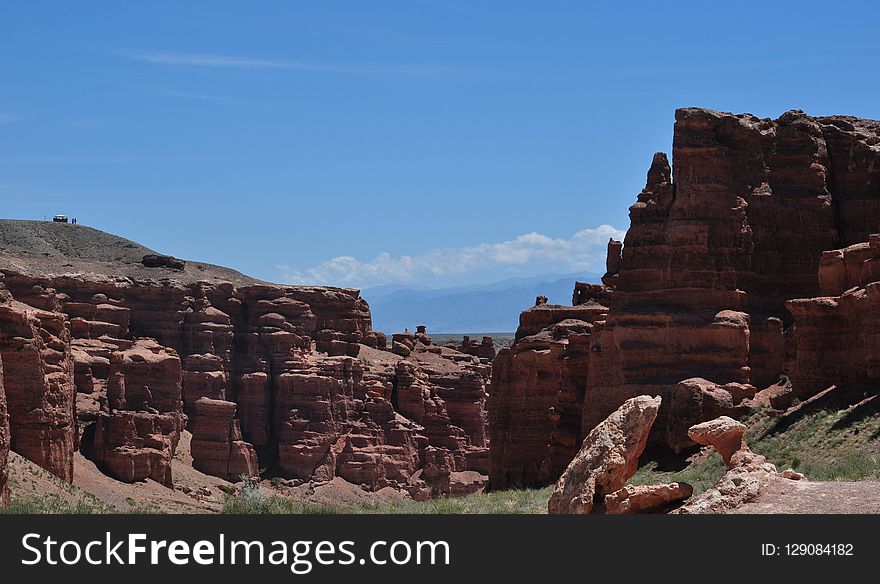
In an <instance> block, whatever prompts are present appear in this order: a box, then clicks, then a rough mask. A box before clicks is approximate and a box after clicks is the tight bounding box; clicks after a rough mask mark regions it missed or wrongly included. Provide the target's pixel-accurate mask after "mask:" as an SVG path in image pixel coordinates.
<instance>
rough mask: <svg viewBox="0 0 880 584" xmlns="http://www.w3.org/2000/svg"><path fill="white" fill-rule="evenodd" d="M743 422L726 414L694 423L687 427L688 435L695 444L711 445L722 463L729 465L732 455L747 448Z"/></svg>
mask: <svg viewBox="0 0 880 584" xmlns="http://www.w3.org/2000/svg"><path fill="white" fill-rule="evenodd" d="M745 433H746V427H745V424H741V423H740V422H737V421H736V420H734V419H732V418H728V417H727V416H721V417H720V418H715V419H714V420H709V421H708V422H703V423H702V424H696V425H695V426H691V428H690V429H688V436H690V438H691V440H693V441H694V442H696V443H697V444H702V445H704V446H711V447H713V448H714V449H715V450H717V451H718V454H720V455H721V459H722V460H723V461H724V464H726V465H727V466H728V468H730V467H731V459H732V458H733V455H734V454H736V453H737V452H739V451H740V450H742V449H743V448H748V447H747V446H745V444H743V436H745Z"/></svg>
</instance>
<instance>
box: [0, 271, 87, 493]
mask: <svg viewBox="0 0 880 584" xmlns="http://www.w3.org/2000/svg"><path fill="white" fill-rule="evenodd" d="M0 285H2V283H0ZM26 300H27V303H25V302H24V301H20V300H18V299H15V298H13V297H12V296H11V295H10V294H9V292H8V291H7V290H0V359H2V361H3V381H4V389H5V394H6V408H7V412H8V417H9V432H10V444H11V448H12V450H14V451H16V452H18V453H19V454H21V455H23V456H25V457H27V458H29V459H30V460H32V461H34V462H35V463H37V464H39V465H40V466H42V467H43V468H45V469H46V470H48V471H50V472H51V473H53V474H55V475H57V476H58V477H59V478H61V479H63V480H65V481H68V482H70V481H72V480H73V449H74V443H75V442H76V431H77V427H76V418H75V400H74V394H75V391H74V384H73V358H72V354H71V349H70V331H69V328H68V327H67V324H66V318H65V315H64V314H63V313H62V312H60V299H59V297H58V296H57V295H56V294H55V293H54V292H53V291H52V290H47V289H45V288H43V287H41V286H39V285H34V286H32V287H30V288H29V289H28V290H27V298H26Z"/></svg>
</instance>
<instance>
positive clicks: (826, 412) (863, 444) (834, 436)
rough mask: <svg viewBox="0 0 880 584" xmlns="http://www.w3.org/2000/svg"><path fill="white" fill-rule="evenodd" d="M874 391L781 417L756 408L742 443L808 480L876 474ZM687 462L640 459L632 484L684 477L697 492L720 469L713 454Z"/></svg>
mask: <svg viewBox="0 0 880 584" xmlns="http://www.w3.org/2000/svg"><path fill="white" fill-rule="evenodd" d="M878 407H880V396H875V395H868V394H864V393H862V394H859V393H853V392H850V393H846V392H840V394H838V395H833V394H829V395H828V397H827V398H826V399H820V400H817V401H815V402H813V403H810V404H806V406H805V407H801V408H800V409H798V410H796V411H792V412H790V413H789V414H787V415H785V416H783V415H781V414H780V413H779V412H774V411H773V410H772V409H770V408H767V407H765V408H762V409H759V410H757V411H756V412H754V413H753V414H751V415H750V416H748V417H747V418H745V419H744V420H743V423H745V424H746V426H748V428H749V429H748V431H747V432H746V437H745V440H746V443H747V444H748V445H749V447H750V448H751V449H752V450H753V451H755V452H757V453H759V454H763V455H764V456H766V457H767V460H768V461H769V462H772V463H773V464H775V465H776V466H777V468H779V470H780V471H781V470H784V469H786V468H793V469H795V470H796V471H798V472H801V473H803V474H804V475H806V477H807V478H808V479H810V480H814V481H854V480H860V479H868V478H880V413H878V411H877V409H878ZM695 458H696V459H695V460H694V461H693V462H692V463H691V464H690V465H688V466H687V467H685V468H681V469H672V470H670V469H664V467H663V464H662V463H661V462H658V461H656V460H651V461H648V462H646V463H643V464H642V466H641V468H639V470H638V472H637V473H636V475H635V476H634V477H633V479H632V482H633V483H634V484H651V483H657V482H672V481H684V482H687V483H690V484H691V485H692V486H693V487H694V492H696V493H699V492H702V491H704V490H706V489H707V488H709V487H710V486H711V485H712V484H713V483H714V482H715V481H716V480H717V479H718V478H719V477H720V476H721V475H722V474H723V473H724V470H725V469H724V465H723V463H722V461H721V457H720V456H718V454H717V453H714V452H713V453H712V454H711V455H710V456H708V457H700V456H697V457H695Z"/></svg>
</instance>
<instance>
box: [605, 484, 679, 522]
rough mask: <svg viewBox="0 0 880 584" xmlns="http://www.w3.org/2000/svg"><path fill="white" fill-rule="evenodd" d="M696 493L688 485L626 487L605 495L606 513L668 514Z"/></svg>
mask: <svg viewBox="0 0 880 584" xmlns="http://www.w3.org/2000/svg"><path fill="white" fill-rule="evenodd" d="M693 493H694V489H693V487H691V486H690V485H689V484H687V483H669V484H663V485H642V486H634V485H626V486H625V487H623V488H622V489H618V490H617V491H614V492H613V493H610V494H608V495H605V513H607V514H608V515H634V514H646V513H666V512H668V511H670V510H672V509H673V508H674V507H675V506H676V505H678V504H680V503H681V502H682V501H685V500H686V499H689V498H690V496H691V495H692V494H693Z"/></svg>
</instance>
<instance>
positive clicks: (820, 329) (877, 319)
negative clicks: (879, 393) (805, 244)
mask: <svg viewBox="0 0 880 584" xmlns="http://www.w3.org/2000/svg"><path fill="white" fill-rule="evenodd" d="M819 283H820V286H821V293H822V296H819V297H817V298H801V299H795V300H791V301H789V302H788V303H786V307H787V308H788V310H789V311H790V312H791V314H792V316H793V317H794V326H793V327H792V329H791V331H790V333H789V339H790V344H791V346H792V350H791V359H790V362H789V363H788V372H789V376H790V378H791V382H792V389H793V390H794V393H795V395H796V396H797V397H799V398H800V399H807V398H809V397H812V396H813V395H815V394H817V393H819V392H820V391H822V390H824V389H826V388H828V387H829V386H831V385H837V386H851V387H858V388H864V389H866V390H869V389H870V390H873V389H874V388H876V386H877V382H878V380H880V235H871V236H870V238H869V241H868V242H865V243H862V244H855V245H851V246H849V247H846V248H844V249H839V250H832V251H828V252H826V253H825V254H823V255H822V261H821V263H820V266H819Z"/></svg>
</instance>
